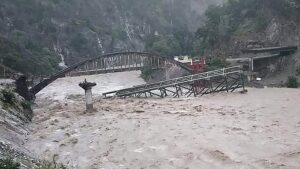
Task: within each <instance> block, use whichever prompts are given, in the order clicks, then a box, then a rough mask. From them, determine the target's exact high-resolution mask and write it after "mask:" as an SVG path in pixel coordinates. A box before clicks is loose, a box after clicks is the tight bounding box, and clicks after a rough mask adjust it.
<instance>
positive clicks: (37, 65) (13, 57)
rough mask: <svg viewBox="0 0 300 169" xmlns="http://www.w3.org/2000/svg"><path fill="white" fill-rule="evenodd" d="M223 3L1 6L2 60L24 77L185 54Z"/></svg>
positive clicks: (76, 0) (99, 1) (51, 0)
mask: <svg viewBox="0 0 300 169" xmlns="http://www.w3.org/2000/svg"><path fill="white" fill-rule="evenodd" d="M220 1H221V0H213V1H212V0H210V1H206V0H185V1H182V0H139V1H136V0H125V1H124V0H89V1H82V0H26V1H25V0H14V1H11V0H2V1H1V3H0V25H1V26H0V40H1V42H3V43H1V44H0V45H1V46H2V47H0V57H1V58H2V60H3V63H4V64H6V65H8V66H11V67H13V68H16V69H18V70H19V71H22V72H24V71H25V72H29V73H33V74H49V73H51V72H53V71H55V70H57V69H58V66H57V65H58V63H59V62H61V61H62V63H60V65H61V66H64V64H65V63H64V62H63V61H65V62H66V64H72V63H74V62H77V61H79V60H82V59H83V58H86V57H93V56H96V55H100V54H102V53H108V52H116V51H128V50H132V51H144V50H148V51H153V52H160V53H162V54H164V55H175V54H186V53H188V52H189V51H190V46H191V43H192V42H191V40H190V39H191V38H192V37H193V32H194V31H195V30H196V28H198V27H199V26H200V25H201V24H202V21H203V15H202V14H203V13H204V11H205V9H206V8H207V6H208V5H210V4H215V3H218V2H220ZM170 41H171V42H172V43H171V44H170V43H169V42H170ZM7 45H9V46H7ZM3 46H4V47H3ZM161 46H163V47H161ZM3 48H4V49H5V50H4V49H3ZM24 63H25V64H24ZM20 64H24V65H25V66H24V67H23V66H20ZM28 67H29V68H28Z"/></svg>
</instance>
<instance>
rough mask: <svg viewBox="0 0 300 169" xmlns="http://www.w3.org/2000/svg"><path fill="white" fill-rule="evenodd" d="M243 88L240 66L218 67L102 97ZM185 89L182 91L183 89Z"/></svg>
mask: <svg viewBox="0 0 300 169" xmlns="http://www.w3.org/2000/svg"><path fill="white" fill-rule="evenodd" d="M237 88H244V80H243V75H242V71H241V67H240V66H235V67H229V68H224V69H218V70H214V71H209V72H205V73H200V74H195V75H190V76H184V77H181V78H176V79H171V80H167V81H162V82H158V83H151V84H146V85H140V86H134V87H131V88H127V89H122V90H117V91H111V92H107V93H104V94H103V95H104V97H106V98H109V97H113V96H115V97H127V96H137V97H140V96H142V95H144V96H145V97H148V96H159V97H165V96H168V94H171V95H173V96H174V97H179V96H180V95H183V94H185V95H187V96H191V95H192V94H194V96H197V95H204V94H210V93H215V92H220V91H227V92H228V91H234V90H235V89H237ZM184 90H185V91H186V93H184V92H183V91H184Z"/></svg>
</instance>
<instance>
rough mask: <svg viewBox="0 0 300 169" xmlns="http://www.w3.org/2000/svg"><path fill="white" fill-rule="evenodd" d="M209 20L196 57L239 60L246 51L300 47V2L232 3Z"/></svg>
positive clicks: (214, 11) (201, 32) (198, 39)
mask: <svg viewBox="0 0 300 169" xmlns="http://www.w3.org/2000/svg"><path fill="white" fill-rule="evenodd" d="M206 17H207V20H206V23H205V24H204V26H202V27H200V28H199V29H198V30H197V32H196V40H195V42H194V53H201V54H205V55H212V56H220V57H230V56H232V57H237V56H238V55H239V54H240V53H239V52H240V51H241V49H245V48H253V47H263V46H285V45H299V44H300V24H299V23H300V22H299V21H300V1H299V0H263V1H262V0H228V2H227V3H225V4H224V5H223V6H211V7H209V8H208V10H207V11H206Z"/></svg>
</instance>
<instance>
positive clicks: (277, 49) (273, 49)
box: [243, 46, 298, 54]
mask: <svg viewBox="0 0 300 169" xmlns="http://www.w3.org/2000/svg"><path fill="white" fill-rule="evenodd" d="M296 50H298V47H297V46H280V47H268V48H255V49H246V50H243V52H244V53H254V54H257V53H266V52H294V51H296Z"/></svg>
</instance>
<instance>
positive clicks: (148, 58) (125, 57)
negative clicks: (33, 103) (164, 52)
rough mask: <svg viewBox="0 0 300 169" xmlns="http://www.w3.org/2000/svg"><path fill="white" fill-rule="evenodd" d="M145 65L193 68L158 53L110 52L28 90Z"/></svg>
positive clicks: (55, 75) (31, 91) (151, 66)
mask: <svg viewBox="0 0 300 169" xmlns="http://www.w3.org/2000/svg"><path fill="white" fill-rule="evenodd" d="M145 66H147V67H150V68H151V69H162V68H166V67H168V66H178V67H180V68H182V69H184V70H186V71H188V72H190V73H192V72H193V70H192V69H191V68H190V67H189V66H187V65H185V64H184V63H181V62H178V61H176V60H173V59H171V58H167V57H163V56H160V55H158V54H153V53H145V52H122V53H110V54H105V55H102V56H98V57H94V58H90V59H87V60H84V61H81V62H79V63H76V64H74V65H72V66H70V67H68V68H66V69H64V70H62V71H60V72H58V73H56V74H54V75H52V76H50V77H48V78H46V79H44V80H43V81H41V82H40V83H38V84H37V85H35V86H33V87H32V88H31V89H29V92H30V94H31V95H33V96H34V95H36V94H37V93H38V92H40V91H41V90H43V89H44V88H45V87H46V86H48V85H49V84H50V83H52V82H54V81H55V80H56V79H58V78H61V77H65V76H80V75H92V74H103V73H112V72H123V71H131V70H140V69H142V68H143V67H145Z"/></svg>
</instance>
